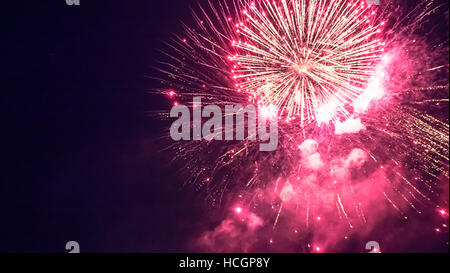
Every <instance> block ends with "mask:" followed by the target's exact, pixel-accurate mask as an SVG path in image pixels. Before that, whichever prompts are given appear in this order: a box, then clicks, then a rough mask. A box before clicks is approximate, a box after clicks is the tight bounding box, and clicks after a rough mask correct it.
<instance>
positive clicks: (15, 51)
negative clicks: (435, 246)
mask: <svg viewBox="0 0 450 273" xmlns="http://www.w3.org/2000/svg"><path fill="white" fill-rule="evenodd" d="M4 2H6V3H3V2H2V10H3V11H4V13H6V16H3V18H4V19H5V23H4V26H5V28H6V33H2V34H3V35H2V36H3V37H2V42H3V43H6V52H5V51H4V53H6V54H4V55H3V57H2V58H3V59H5V58H6V62H5V61H4V60H3V61H2V65H3V72H2V76H3V78H5V79H6V82H2V84H3V87H2V92H1V93H2V100H0V102H1V109H2V111H3V114H2V130H1V133H2V134H1V135H2V146H3V147H2V168H1V170H2V173H1V188H0V202H1V204H0V205H1V206H0V219H1V220H0V252H65V249H64V247H65V243H66V242H67V241H78V242H79V243H80V246H81V251H82V252H175V251H186V250H189V249H190V248H189V239H191V238H194V237H195V236H196V235H198V234H199V233H200V232H201V231H203V230H204V226H202V225H203V224H204V223H205V221H204V213H205V209H206V208H205V206H203V201H202V200H201V198H199V197H198V196H197V194H196V193H194V192H192V191H191V190H189V189H180V187H179V185H180V181H177V178H176V175H175V174H174V170H172V169H170V168H169V167H167V165H166V163H165V162H164V160H163V159H164V158H162V157H163V156H161V154H159V153H158V151H159V149H160V148H161V147H160V146H159V144H158V143H157V142H156V141H155V139H156V137H158V136H160V135H161V133H162V132H163V130H165V129H167V128H166V127H164V126H163V125H162V124H161V123H160V122H159V121H157V120H155V119H153V118H152V117H150V116H149V115H148V111H151V110H155V109H165V108H167V109H168V108H169V104H168V101H167V100H166V99H165V98H163V97H159V96H156V95H154V94H150V92H151V91H152V90H153V89H154V88H156V87H158V82H157V81H154V80H151V79H149V78H148V76H151V75H152V73H153V72H154V70H152V69H153V68H152V67H154V66H156V65H157V64H158V61H160V60H161V54H160V52H159V51H158V50H159V49H161V47H162V46H163V43H162V42H163V41H167V40H168V39H169V38H170V37H171V35H172V33H181V30H182V29H181V21H184V22H187V23H188V24H189V21H190V20H191V15H190V12H189V8H190V7H192V6H193V3H194V0H133V1H125V0H117V1H110V0H81V5H80V6H67V5H66V3H65V0H52V1H15V0H7V1H4ZM200 2H202V1H200ZM447 20H448V18H447ZM447 37H448V36H447ZM5 38H6V39H5ZM418 248H420V246H419V247H418Z"/></svg>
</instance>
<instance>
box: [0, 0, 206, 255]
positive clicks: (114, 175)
mask: <svg viewBox="0 0 450 273" xmlns="http://www.w3.org/2000/svg"><path fill="white" fill-rule="evenodd" d="M3 4H5V3H3ZM3 4H2V5H3ZM191 4H192V1H187V0H182V1H174V0H170V1H169V0H164V1H145V0H142V1H107V0H95V1H93V0H90V1H86V0H84V1H83V0H81V5H80V6H67V5H66V3H65V0H58V1H56V0H54V1H13V0H11V1H9V0H8V1H7V4H6V7H2V10H4V11H5V12H6V27H7V32H6V34H3V35H6V43H7V52H6V56H4V57H3V58H5V57H6V58H7V61H6V64H5V62H4V61H3V62H2V64H3V66H4V67H3V76H6V80H7V82H6V85H5V84H4V85H3V88H2V95H3V98H4V99H2V100H1V102H2V105H1V107H2V110H3V111H4V114H3V115H2V117H3V119H2V120H3V122H2V123H3V124H2V125H3V129H2V139H4V140H3V141H2V143H3V149H2V151H3V152H2V154H3V160H2V161H3V164H2V176H1V177H2V183H1V188H0V189H1V190H0V193H1V196H0V198H1V203H2V204H1V207H0V213H1V214H0V215H1V221H0V223H1V225H0V251H2V252H3V251H8V252H36V251H43V252H64V251H65V249H64V247H65V243H66V242H67V241H70V240H75V241H78V242H79V243H80V246H81V249H82V251H83V252H98V251H101V252H103V251H106V252H157V251H158V252H159V251H163V252H167V251H181V250H185V249H186V248H185V247H186V243H185V239H186V238H188V236H187V234H191V235H192V232H193V230H195V223H196V217H197V218H198V217H200V214H201V208H196V205H195V203H194V201H195V200H197V199H194V198H193V197H194V195H193V194H191V193H190V192H189V190H184V191H181V190H179V187H178V185H179V183H178V182H177V181H175V178H173V177H172V174H171V173H172V172H171V170H170V169H168V168H163V165H164V163H162V161H161V160H160V158H158V156H159V155H158V153H157V151H158V149H159V148H160V147H158V146H157V145H156V144H155V143H154V142H153V139H154V138H155V136H158V135H160V134H161V132H162V131H161V130H163V129H162V128H158V126H160V125H159V124H158V122H155V121H154V120H153V119H152V118H151V117H149V116H148V114H147V111H149V110H154V109H164V107H167V108H168V107H169V105H165V103H168V102H167V101H166V100H165V99H164V98H160V97H158V96H155V95H151V94H149V93H148V92H149V91H151V90H152V88H154V87H156V86H157V84H158V83H157V82H155V81H152V80H150V79H148V78H147V76H150V75H151V74H152V67H154V66H156V65H157V61H160V60H161V59H160V53H159V51H158V49H160V48H161V45H162V41H164V40H168V39H169V38H170V35H171V34H172V33H174V32H179V31H181V23H180V21H181V20H183V21H186V20H189V17H190V13H189V12H188V7H189V6H190V5H191ZM183 17H185V18H183ZM2 41H4V39H2ZM4 95H6V97H5V96H4ZM5 151H6V153H5ZM196 202H197V203H201V202H199V201H196ZM187 223H189V225H187ZM189 237H190V236H189Z"/></svg>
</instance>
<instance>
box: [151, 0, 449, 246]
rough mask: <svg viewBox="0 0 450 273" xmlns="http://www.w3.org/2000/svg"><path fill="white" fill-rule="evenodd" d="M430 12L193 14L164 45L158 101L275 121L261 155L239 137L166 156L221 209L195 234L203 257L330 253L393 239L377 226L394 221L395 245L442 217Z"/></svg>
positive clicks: (287, 7)
mask: <svg viewBox="0 0 450 273" xmlns="http://www.w3.org/2000/svg"><path fill="white" fill-rule="evenodd" d="M439 8H440V6H439V5H437V4H435V3H434V2H433V1H423V2H420V3H419V4H418V5H417V6H415V8H412V9H408V10H407V12H406V11H405V12H404V11H402V9H401V8H399V6H398V4H397V3H395V2H393V1H392V2H388V3H386V4H385V6H376V7H375V6H369V5H367V4H366V2H365V1H343V0H334V1H325V0H323V1H321V0H310V1H306V0H290V1H288V0H277V1H254V2H253V1H215V2H214V3H213V2H211V3H210V4H209V6H208V7H205V8H202V7H200V8H199V12H198V13H195V14H194V18H195V19H196V21H197V27H195V28H191V27H188V26H185V27H186V33H185V35H184V36H176V38H175V39H174V40H173V41H172V42H170V43H168V44H167V50H166V52H167V53H166V54H167V56H168V61H167V62H163V63H162V66H161V67H160V68H158V70H159V71H161V72H162V73H163V76H162V77H161V78H159V79H160V80H161V82H162V84H163V85H164V89H162V90H160V92H161V93H163V94H164V95H166V96H168V97H169V98H170V100H171V102H172V103H173V104H174V105H176V104H181V103H182V104H184V105H188V106H190V107H192V108H194V107H195V106H194V105H193V104H192V103H190V102H191V101H192V97H193V96H202V101H204V102H205V103H209V104H216V105H219V106H225V105H229V104H231V105H233V104H234V105H236V104H241V105H245V104H254V105H257V106H258V107H268V106H272V107H276V108H277V109H278V110H279V119H280V122H279V144H278V149H277V150H276V151H274V152H271V153H264V152H260V151H259V149H258V147H259V143H258V141H252V140H250V139H248V138H246V139H245V140H244V141H228V142H221V141H206V140H203V141H190V142H175V143H172V144H171V145H170V146H169V148H168V149H167V150H168V151H171V152H170V155H171V157H172V159H173V163H174V165H175V166H176V167H177V169H179V170H180V173H181V175H182V177H184V178H185V184H186V185H190V186H193V187H194V188H196V189H198V190H199V192H201V193H202V194H204V195H205V196H206V199H207V200H208V202H209V203H210V204H212V205H213V206H217V207H220V208H224V209H225V210H229V212H230V213H229V216H228V217H227V218H226V219H225V220H223V221H222V223H221V224H220V225H218V226H217V228H215V229H214V230H212V231H207V232H205V233H204V234H203V235H202V236H201V238H200V239H199V242H200V245H201V247H202V249H207V250H211V251H255V250H261V249H262V250H270V251H307V252H323V251H340V250H343V249H346V248H345V246H346V241H349V240H350V239H352V238H354V237H359V238H360V237H364V238H367V241H365V242H362V243H361V245H364V244H365V243H366V242H368V241H372V239H373V238H371V237H370V236H375V235H377V236H385V235H386V234H387V233H390V232H393V230H394V228H390V227H385V229H386V231H385V233H383V232H382V231H380V230H379V229H377V227H378V226H380V225H381V226H383V225H384V224H385V223H386V221H388V220H390V219H398V221H400V222H399V223H398V224H397V226H402V227H403V226H404V225H407V227H408V228H406V229H407V230H410V231H411V232H410V233H408V234H409V235H408V236H407V235H406V232H405V233H404V234H403V235H404V237H405V240H407V238H411V237H413V236H415V235H416V233H417V232H418V231H417V229H416V227H415V225H417V223H416V222H413V223H412V222H411V221H415V220H414V219H418V218H416V217H424V215H430V212H432V214H431V215H438V216H441V217H440V218H438V219H439V221H441V220H442V219H444V220H445V221H448V217H447V215H448V214H447V211H448V203H447V202H448V200H445V198H443V197H442V196H445V193H447V195H448V183H447V182H446V181H448V176H449V174H448V166H449V163H448V160H449V156H448V153H449V147H448V141H449V133H448V131H449V126H448V119H447V117H446V115H445V114H444V115H443V114H442V113H443V112H444V113H445V112H448V42H444V43H441V42H438V43H435V42H429V41H426V40H425V39H423V35H418V34H417V32H418V31H419V32H420V31H422V32H424V31H425V30H424V29H425V27H424V24H425V22H426V19H427V18H428V17H429V16H430V15H431V14H432V13H433V12H436V11H437V10H439ZM394 10H395V13H393V11H394ZM397 18H401V19H397ZM408 18H409V19H408ZM166 112H167V111H166ZM162 116H165V115H162ZM242 122H244V123H245V120H244V121H242ZM244 126H247V124H244ZM230 207H231V209H229V208H230ZM386 219H388V220H386ZM436 221H438V220H436ZM414 223H416V224H414ZM443 225H445V226H442V225H441V226H439V227H438V228H434V229H433V232H436V233H442V231H448V227H447V226H448V223H447V222H445V223H444V224H443ZM436 229H438V230H439V231H437V230H436ZM380 234H381V235H380ZM220 238H222V239H220ZM223 238H227V240H226V242H223V241H221V240H223ZM380 243H381V248H382V250H383V248H384V249H386V248H388V249H389V248H390V249H391V250H396V249H398V248H396V247H395V246H393V245H390V243H389V241H387V240H386V241H383V242H380ZM400 249H401V248H400ZM361 250H362V251H364V248H363V247H362V248H361Z"/></svg>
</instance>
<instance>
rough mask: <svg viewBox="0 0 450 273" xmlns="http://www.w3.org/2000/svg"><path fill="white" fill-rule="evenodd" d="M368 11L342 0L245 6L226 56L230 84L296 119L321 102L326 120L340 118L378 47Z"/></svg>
mask: <svg viewBox="0 0 450 273" xmlns="http://www.w3.org/2000/svg"><path fill="white" fill-rule="evenodd" d="M374 9H375V7H373V6H372V7H368V6H367V5H366V3H365V1H359V2H358V1H357V2H354V3H349V2H348V1H344V0H335V1H324V0H310V1H306V2H305V1H304V0H279V1H261V2H258V3H257V4H252V5H251V6H250V7H249V9H248V10H244V11H243V14H244V17H246V18H245V20H244V22H240V23H238V24H236V25H235V29H236V33H237V34H236V35H237V36H238V37H237V39H235V40H234V42H233V46H234V47H235V48H237V50H238V53H237V54H232V57H230V58H229V59H230V60H231V61H232V65H233V78H234V79H235V80H236V86H237V89H238V90H239V91H243V92H246V93H248V94H249V97H250V99H251V100H253V101H255V102H256V103H258V104H259V105H274V106H275V107H276V108H277V109H278V111H279V112H280V113H281V114H282V115H286V116H288V117H293V116H298V117H300V120H301V121H302V123H303V122H310V121H313V120H316V119H317V116H318V114H319V109H321V108H323V106H324V105H329V104H333V105H336V107H335V108H336V109H335V111H334V112H333V113H330V117H331V119H332V120H333V121H339V120H340V119H342V118H348V117H349V116H350V114H351V113H350V112H349V110H348V105H351V103H352V102H353V101H354V100H355V99H356V98H357V97H358V96H359V95H361V94H362V93H363V92H364V90H365V88H366V86H367V83H368V81H369V79H370V78H371V77H372V76H373V74H374V71H375V65H376V62H377V61H378V60H380V58H381V54H382V52H383V43H382V42H381V41H380V40H379V39H377V38H376V35H377V33H379V32H380V29H379V27H378V26H377V24H376V23H378V22H377V20H376V17H375V16H376V12H374ZM379 24H380V25H381V24H382V23H381V22H379Z"/></svg>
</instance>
